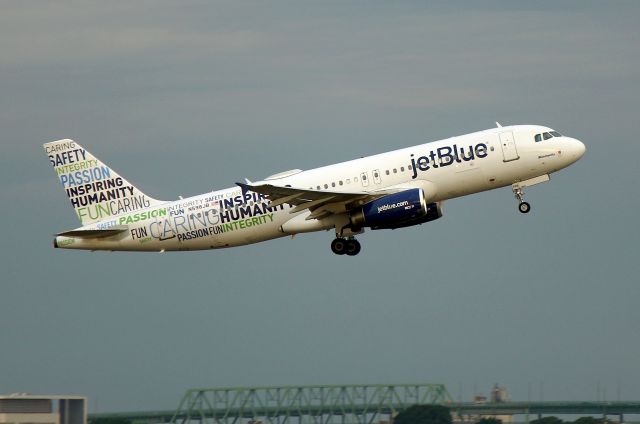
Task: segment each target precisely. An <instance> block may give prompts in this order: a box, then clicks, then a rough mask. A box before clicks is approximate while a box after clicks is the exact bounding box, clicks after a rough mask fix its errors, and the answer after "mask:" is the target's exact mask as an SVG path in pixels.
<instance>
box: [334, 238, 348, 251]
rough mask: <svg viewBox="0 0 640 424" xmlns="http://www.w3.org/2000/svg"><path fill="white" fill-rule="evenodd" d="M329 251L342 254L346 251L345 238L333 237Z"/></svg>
mask: <svg viewBox="0 0 640 424" xmlns="http://www.w3.org/2000/svg"><path fill="white" fill-rule="evenodd" d="M331 251H332V252H333V253H335V254H336V255H344V254H345V253H346V251H347V242H346V240H345V239H341V238H335V239H333V241H332V242H331Z"/></svg>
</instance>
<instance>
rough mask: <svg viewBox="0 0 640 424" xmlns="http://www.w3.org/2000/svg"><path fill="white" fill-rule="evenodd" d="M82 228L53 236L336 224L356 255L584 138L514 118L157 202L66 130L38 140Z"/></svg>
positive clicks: (122, 240)
mask: <svg viewBox="0 0 640 424" xmlns="http://www.w3.org/2000/svg"><path fill="white" fill-rule="evenodd" d="M44 149H45V151H46V152H47V155H48V156H49V161H50V162H51V165H53V167H54V169H55V171H56V175H57V177H58V179H59V180H60V182H61V183H62V187H63V188H64V191H65V193H66V194H67V196H68V197H69V200H70V201H71V205H72V206H73V208H74V209H75V212H76V215H77V216H78V218H79V219H80V222H81V223H82V226H81V227H79V228H76V229H75V230H71V231H65V232H63V233H60V234H58V235H57V236H56V237H55V240H54V242H53V245H54V246H55V247H57V248H65V249H86V250H111V251H113V250H125V251H136V250H139V251H159V252H164V251H171V250H202V249H218V248H223V247H233V246H241V245H245V244H250V243H257V242H260V241H265V240H270V239H274V238H278V237H284V236H287V235H295V234H298V233H307V232H311V231H320V230H334V231H335V239H334V240H333V241H332V242H331V250H332V251H333V252H334V253H336V254H338V255H343V254H346V255H350V256H353V255H357V254H358V253H359V252H360V243H359V242H358V241H357V240H356V239H355V236H357V235H359V234H362V233H363V232H364V230H365V228H370V229H372V230H382V229H394V228H403V227H411V226H414V225H418V224H424V223H426V222H429V221H433V220H435V219H438V218H440V217H441V216H442V203H443V202H444V201H445V200H447V199H452V198H455V197H460V196H465V195H467V194H472V193H478V192H481V191H486V190H491V189H494V188H499V187H507V186H511V189H512V190H513V193H514V194H515V197H516V199H517V200H518V209H519V211H520V212H522V213H528V212H529V210H530V208H531V207H530V205H529V203H527V202H525V201H524V192H523V189H524V188H525V187H528V186H532V185H534V184H539V183H542V182H545V181H549V175H550V174H551V173H553V172H556V171H559V170H560V169H562V168H565V167H567V166H569V165H571V164H572V163H574V162H576V161H577V160H578V159H580V158H581V157H582V155H583V154H584V152H585V146H584V144H583V143H581V142H580V141H578V140H576V139H575V138H571V137H566V136H563V135H561V134H560V133H558V132H557V131H554V130H552V129H551V128H547V127H543V126H537V125H514V126H505V127H502V126H500V124H498V126H497V128H492V129H488V130H485V131H480V132H475V133H471V134H467V135H462V136H459V137H453V138H448V139H446V140H440V141H434V142H432V143H427V144H420V145H417V146H413V147H408V148H406V149H400V150H394V151H391V152H388V153H382V154H378V155H375V156H369V157H364V158H361V159H355V160H351V161H348V162H342V163H338V164H335V165H329V166H324V167H322V168H316V169H310V170H308V171H303V170H300V169H294V170H291V171H286V172H281V173H278V174H275V175H272V176H270V177H267V178H265V179H264V180H262V181H258V182H250V181H248V180H246V181H245V182H242V183H236V186H235V187H232V188H227V189H223V190H218V191H213V192H210V193H205V194H201V195H198V196H194V197H189V198H186V199H178V200H175V201H162V200H156V199H154V198H151V197H149V196H147V195H146V194H144V193H143V192H142V191H140V190H139V189H138V188H137V187H135V186H134V185H132V184H131V183H129V182H128V181H127V180H125V179H124V178H122V177H121V176H120V175H119V174H118V173H116V172H115V171H114V170H113V169H111V168H110V167H109V166H107V165H105V164H104V163H103V162H101V161H100V160H99V159H97V158H96V157H95V156H93V155H92V154H91V153H89V152H88V151H87V150H86V149H84V148H83V147H82V146H80V145H79V144H78V143H76V142H74V141H73V140H59V141H54V142H51V143H46V144H44Z"/></svg>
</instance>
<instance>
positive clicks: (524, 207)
mask: <svg viewBox="0 0 640 424" xmlns="http://www.w3.org/2000/svg"><path fill="white" fill-rule="evenodd" d="M518 210H519V211H520V212H522V213H529V211H530V210H531V205H530V204H528V203H527V202H521V203H520V204H519V205H518Z"/></svg>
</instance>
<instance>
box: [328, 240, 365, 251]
mask: <svg viewBox="0 0 640 424" xmlns="http://www.w3.org/2000/svg"><path fill="white" fill-rule="evenodd" d="M360 249H361V246H360V242H359V241H358V240H356V239H355V238H353V237H349V238H346V239H344V238H340V237H336V238H335V239H334V240H333V241H332V242H331V251H332V252H333V253H335V254H336V255H348V256H355V255H357V254H358V253H360Z"/></svg>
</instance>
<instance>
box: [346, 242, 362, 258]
mask: <svg viewBox="0 0 640 424" xmlns="http://www.w3.org/2000/svg"><path fill="white" fill-rule="evenodd" d="M361 249H362V246H360V242H359V241H358V240H356V239H353V240H347V248H346V254H347V255H349V256H356V255H357V254H358V253H360V250H361Z"/></svg>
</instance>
